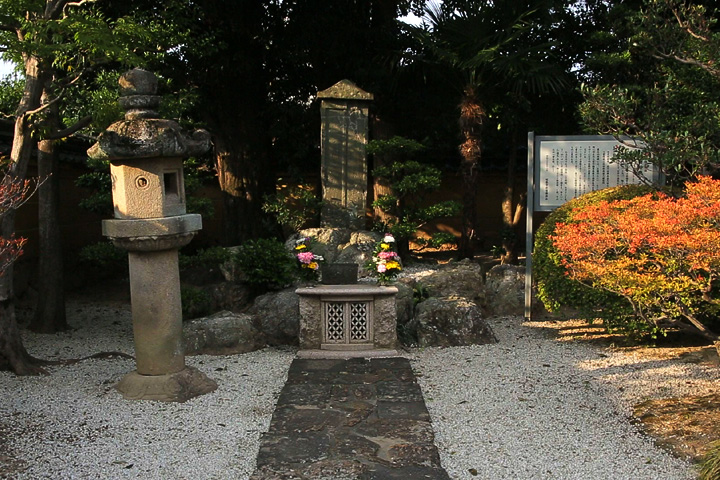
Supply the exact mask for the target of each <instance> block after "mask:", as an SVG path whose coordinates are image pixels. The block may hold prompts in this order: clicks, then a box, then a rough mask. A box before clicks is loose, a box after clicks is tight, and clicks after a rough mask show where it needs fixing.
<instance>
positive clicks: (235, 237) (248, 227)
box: [215, 137, 275, 245]
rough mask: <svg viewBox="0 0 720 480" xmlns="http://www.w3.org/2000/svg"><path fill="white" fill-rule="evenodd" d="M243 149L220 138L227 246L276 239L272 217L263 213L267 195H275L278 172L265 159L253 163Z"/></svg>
mask: <svg viewBox="0 0 720 480" xmlns="http://www.w3.org/2000/svg"><path fill="white" fill-rule="evenodd" d="M248 156H249V155H248V154H247V152H246V151H245V150H244V148H243V146H241V145H239V144H238V142H237V141H235V140H228V138H227V137H225V138H222V137H216V139H215V159H216V169H217V174H218V181H219V183H220V189H221V190H222V192H223V206H224V219H223V225H224V228H223V243H224V244H225V245H237V244H238V243H241V242H242V241H244V240H249V239H255V238H260V237H267V236H272V235H273V234H274V233H275V232H274V230H273V228H272V223H271V219H270V217H269V216H268V215H267V214H265V213H264V212H263V211H262V202H263V196H264V195H266V194H272V193H275V169H274V168H273V167H272V166H271V165H269V164H268V162H264V161H262V160H261V156H262V154H258V158H254V159H253V160H252V161H251V160H250V159H248Z"/></svg>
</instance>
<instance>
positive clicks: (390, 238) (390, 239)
mask: <svg viewBox="0 0 720 480" xmlns="http://www.w3.org/2000/svg"><path fill="white" fill-rule="evenodd" d="M394 241H395V237H393V236H392V235H390V234H389V233H388V234H386V235H385V236H384V237H383V242H385V243H393V242H394Z"/></svg>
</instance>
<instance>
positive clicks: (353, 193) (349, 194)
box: [318, 80, 373, 230]
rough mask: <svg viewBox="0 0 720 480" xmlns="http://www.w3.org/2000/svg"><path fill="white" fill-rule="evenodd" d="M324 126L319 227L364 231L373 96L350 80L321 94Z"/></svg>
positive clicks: (321, 137)
mask: <svg viewBox="0 0 720 480" xmlns="http://www.w3.org/2000/svg"><path fill="white" fill-rule="evenodd" d="M318 98H319V99H320V100H321V104H320V118H321V122H322V127H321V134H320V145H321V156H322V163H321V177H322V198H323V205H322V210H321V212H320V223H321V224H322V226H323V227H329V228H350V229H352V230H363V229H364V228H365V209H366V205H367V183H368V180H367V176H368V172H367V159H366V153H365V147H366V145H367V141H368V112H369V108H370V103H371V102H372V100H373V94H372V93H368V92H366V91H364V90H362V89H360V88H358V87H357V86H356V85H355V84H354V83H353V82H351V81H350V80H341V81H340V82H338V83H336V84H335V85H333V86H332V87H330V88H328V89H327V90H323V91H321V92H318Z"/></svg>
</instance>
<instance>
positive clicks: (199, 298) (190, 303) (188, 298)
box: [180, 286, 212, 320]
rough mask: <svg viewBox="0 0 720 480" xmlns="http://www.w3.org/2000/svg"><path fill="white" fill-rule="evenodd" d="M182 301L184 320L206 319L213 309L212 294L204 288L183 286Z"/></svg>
mask: <svg viewBox="0 0 720 480" xmlns="http://www.w3.org/2000/svg"><path fill="white" fill-rule="evenodd" d="M180 301H181V302H182V318H183V320H189V319H191V318H198V317H204V316H206V315H208V314H210V310H211V308H212V299H211V298H210V294H209V293H208V292H206V291H205V290H203V289H202V288H197V287H189V286H182V287H181V288H180Z"/></svg>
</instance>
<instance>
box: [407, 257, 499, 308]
mask: <svg viewBox="0 0 720 480" xmlns="http://www.w3.org/2000/svg"><path fill="white" fill-rule="evenodd" d="M419 281H420V283H421V284H422V285H423V287H424V288H425V289H426V290H427V293H428V294H429V296H430V297H449V296H454V297H465V298H467V299H470V300H473V301H476V302H478V303H479V304H483V303H484V302H483V300H484V295H485V289H484V280H483V268H482V266H481V265H479V264H477V263H474V262H471V261H470V260H461V261H459V262H451V263H448V264H446V265H443V266H442V268H439V269H437V270H435V271H434V272H432V273H431V274H429V275H427V276H425V277H423V278H422V279H421V280H419Z"/></svg>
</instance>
